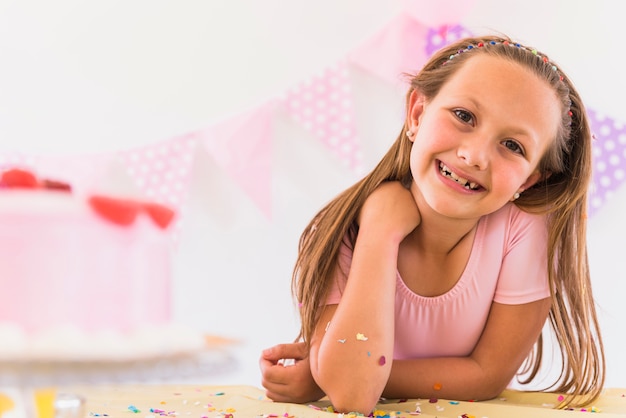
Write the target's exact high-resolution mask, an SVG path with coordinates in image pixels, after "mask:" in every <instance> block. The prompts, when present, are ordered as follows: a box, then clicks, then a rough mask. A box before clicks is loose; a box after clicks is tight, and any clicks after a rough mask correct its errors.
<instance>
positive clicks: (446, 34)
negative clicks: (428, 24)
mask: <svg viewBox="0 0 626 418" xmlns="http://www.w3.org/2000/svg"><path fill="white" fill-rule="evenodd" d="M471 35H472V34H471V32H470V31H468V30H467V29H465V28H464V27H463V26H460V25H454V26H448V25H444V26H440V27H438V28H431V29H429V30H428V33H427V35H426V37H427V39H426V54H427V56H429V57H430V56H431V55H432V54H433V53H435V51H437V50H439V49H441V48H443V47H444V46H446V45H449V44H451V43H452V42H456V41H458V40H459V39H461V38H465V37H468V36H471Z"/></svg>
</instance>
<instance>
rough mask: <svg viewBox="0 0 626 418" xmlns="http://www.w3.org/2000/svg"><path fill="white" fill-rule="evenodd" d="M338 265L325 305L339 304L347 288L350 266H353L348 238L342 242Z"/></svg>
mask: <svg viewBox="0 0 626 418" xmlns="http://www.w3.org/2000/svg"><path fill="white" fill-rule="evenodd" d="M338 264H339V268H338V269H336V270H335V276H334V277H333V282H332V284H331V287H330V290H329V291H328V296H327V297H326V302H325V305H336V304H338V303H339V301H340V300H341V295H343V291H344V289H345V288H346V283H347V281H348V273H349V272H350V265H351V264H352V249H350V248H349V247H348V244H347V238H344V239H343V240H342V241H341V246H340V247H339V259H338Z"/></svg>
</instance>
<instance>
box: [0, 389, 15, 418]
mask: <svg viewBox="0 0 626 418" xmlns="http://www.w3.org/2000/svg"><path fill="white" fill-rule="evenodd" d="M14 407H15V403H14V402H13V400H12V399H11V398H9V397H8V396H6V395H3V394H2V393H0V417H2V414H3V413H5V412H7V411H10V410H12V409H13V408H14Z"/></svg>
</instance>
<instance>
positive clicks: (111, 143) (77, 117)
mask: <svg viewBox="0 0 626 418" xmlns="http://www.w3.org/2000/svg"><path fill="white" fill-rule="evenodd" d="M429 3H432V4H429ZM462 4H465V5H468V4H470V5H471V7H467V6H462ZM406 7H408V8H410V9H411V11H412V13H413V14H414V15H416V16H423V19H424V23H426V24H429V23H432V25H433V26H435V25H438V24H439V23H441V22H438V21H436V16H435V15H434V14H433V13H432V11H433V10H434V8H437V9H439V8H442V7H447V8H448V10H450V11H455V12H454V13H455V14H456V15H458V16H459V20H458V21H457V20H455V21H452V22H449V23H460V24H462V25H463V26H465V27H467V28H468V29H470V30H471V31H473V32H475V33H481V32H484V31H487V30H497V31H501V32H505V33H507V34H509V35H511V36H512V37H514V38H516V39H518V40H520V41H522V42H523V43H525V44H530V45H535V46H538V47H540V48H541V49H543V50H544V51H547V52H548V54H549V55H550V56H551V57H552V58H553V59H554V60H556V61H557V62H559V63H560V64H561V66H562V67H563V68H565V69H566V71H567V73H568V74H569V76H570V77H571V78H572V79H573V80H574V81H575V82H576V84H577V86H578V89H579V91H580V92H581V94H582V96H583V97H584V98H585V99H586V102H587V106H588V107H589V108H592V109H595V110H599V111H602V112H604V113H605V114H607V115H608V116H610V117H611V118H614V119H616V120H620V121H626V104H625V102H624V100H623V97H624V94H625V93H626V79H625V78H624V77H623V75H622V73H623V66H624V63H626V58H624V52H623V51H624V47H623V39H624V34H623V31H624V29H623V21H622V16H623V12H624V9H625V8H626V6H624V5H623V3H621V2H619V1H617V0H615V1H611V0H596V1H593V2H591V1H572V0H559V1H556V0H553V1H541V0H526V1H524V2H516V1H512V0H498V1H496V0H476V1H474V2H468V1H461V0H459V1H456V2H455V1H451V0H449V1H434V0H433V1H431V2H429V1H424V0H421V1H418V0H406V1H386V2H381V1H377V0H343V1H335V0H317V1H315V2H303V1H290V0H264V1H255V0H228V1H227V0H188V1H176V2H174V1H169V2H168V1H163V0H149V1H148V0H136V1H135V0H107V1H90V2H86V1H82V0H57V1H53V2H49V1H45V0H41V1H36V0H15V1H11V0H0V57H1V61H0V151H22V152H36V153H47V154H67V153H72V154H80V153H90V152H109V151H111V152H112V151H116V150H120V149H129V148H133V147H138V146H142V145H145V144H149V143H152V142H154V141H160V140H163V139H166V138H169V137H172V136H176V135H179V134H182V133H186V132H189V131H191V130H194V129H197V128H200V127H203V126H207V125H210V124H211V123H214V122H217V121H220V120H222V119H223V118H225V117H228V116H232V115H237V114H238V113H239V112H241V111H243V110H245V109H248V108H251V107H253V106H256V105H257V104H259V103H262V102H264V101H266V100H268V99H270V98H272V97H274V96H275V95H277V94H279V93H280V92H282V91H284V90H285V89H287V88H289V87H291V86H293V85H294V84H297V83H299V82H301V81H302V80H304V79H305V78H307V77H308V76H310V75H311V74H315V73H317V72H318V71H320V70H322V69H324V68H326V67H327V66H329V65H331V64H333V63H335V62H336V61H338V60H340V59H342V58H343V57H345V56H346V54H348V53H349V52H350V51H352V50H354V49H355V48H356V47H358V46H359V45H361V44H362V43H363V42H364V41H365V40H366V39H367V38H369V37H370V36H371V35H373V34H374V33H375V32H376V31H378V30H380V29H381V28H382V27H384V26H385V24H387V23H388V22H389V21H390V20H391V19H392V18H393V17H395V16H396V15H397V14H398V13H400V12H401V11H402V10H404V8H406ZM453 17H454V18H456V16H453ZM429 19H430V21H429ZM352 76H353V77H354V78H355V80H356V83H357V85H359V86H361V89H359V90H358V91H357V92H356V93H355V94H356V97H357V98H358V100H359V101H358V103H357V104H356V106H357V119H358V121H359V130H360V133H361V134H362V138H363V140H364V142H365V143H366V149H365V150H364V158H365V162H366V166H367V167H368V168H371V167H372V165H373V164H374V162H375V161H377V160H378V158H379V157H380V156H381V154H382V152H383V151H384V150H385V149H386V148H387V147H388V145H389V144H390V143H391V141H392V140H393V139H394V138H395V135H396V133H397V131H398V129H399V127H400V123H401V122H400V120H399V115H400V113H401V111H402V100H403V95H402V94H403V92H402V91H400V90H398V89H397V88H391V87H390V86H388V85H385V84H384V83H381V82H379V81H376V80H373V79H371V78H369V77H368V76H367V75H366V74H362V73H358V72H357V73H355V74H353V75H352ZM372 115H375V117H372ZM275 129H276V133H275V138H274V140H275V143H274V150H273V167H272V168H273V171H272V176H273V177H272V178H273V179H272V205H273V216H272V218H271V219H269V220H268V219H267V218H265V217H264V216H263V215H262V214H261V213H260V212H259V210H258V208H256V207H255V205H254V203H252V202H251V201H250V199H249V198H248V197H247V196H246V195H245V194H244V193H242V192H241V191H240V190H239V189H238V188H237V187H236V186H235V185H234V184H233V182H232V180H230V179H229V178H228V177H227V176H226V175H225V174H224V173H223V172H222V171H220V170H219V169H218V168H217V167H216V166H215V165H214V164H213V163H211V161H209V160H208V159H206V158H205V157H203V156H202V154H198V155H196V161H195V162H194V167H193V178H192V183H191V188H190V193H189V198H188V201H187V203H186V206H185V207H184V212H183V213H184V216H185V222H184V228H183V230H182V234H181V237H180V245H179V248H178V251H177V253H176V257H175V277H174V284H175V286H174V292H173V300H174V315H175V318H176V319H177V320H180V321H184V322H188V323H190V324H192V325H193V326H196V327H198V328H200V329H202V330H205V331H206V332H208V333H213V334H219V335H225V336H229V337H234V338H237V339H240V340H241V341H242V345H241V346H239V348H238V350H239V351H238V353H239V354H238V355H239V356H240V358H239V361H240V368H239V369H238V371H237V372H236V373H233V374H232V375H229V376H219V378H217V377H216V378H215V380H217V381H219V382H225V383H230V382H232V383H246V384H253V385H259V373H258V368H257V363H256V362H257V357H258V353H259V352H260V350H261V349H262V348H264V347H266V346H270V345H272V344H275V343H278V342H286V341H289V340H291V339H292V338H293V337H294V336H295V334H296V330H297V318H296V315H295V311H294V309H293V305H292V301H291V296H290V290H289V285H290V274H291V268H292V265H293V262H294V260H295V255H296V246H297V240H298V237H299V234H300V231H301V230H302V228H303V227H304V226H305V224H306V223H307V222H308V220H309V219H310V217H311V216H312V215H313V214H314V213H315V211H316V210H317V209H319V208H320V207H321V205H322V204H324V203H325V202H326V201H327V200H328V199H330V198H331V197H332V196H333V195H334V194H335V193H337V192H338V191H339V190H341V189H342V188H344V187H345V186H347V185H348V184H350V183H351V182H352V181H354V179H355V178H354V175H353V174H351V173H349V172H347V171H346V170H345V169H344V168H342V167H341V166H340V165H338V164H335V163H334V162H333V159H332V157H330V156H329V155H327V153H325V151H324V150H323V149H322V147H320V146H319V145H318V144H316V142H315V141H312V140H306V139H307V136H308V135H309V134H308V133H306V132H305V131H303V130H302V129H301V128H299V127H298V126H295V125H294V124H293V123H292V122H290V121H289V120H287V119H285V118H283V119H281V118H278V119H277V121H276V127H275ZM309 139H310V138H309ZM625 205H626V190H624V189H620V190H619V191H618V192H617V193H616V194H615V195H614V197H613V198H612V200H611V201H610V202H608V203H606V204H605V205H604V206H603V207H602V209H601V210H600V211H598V212H597V213H596V214H595V215H594V216H593V217H592V218H591V219H590V222H589V248H590V257H591V259H590V262H591V268H592V274H593V280H594V286H595V293H596V297H597V300H598V305H599V308H600V315H601V320H602V324H603V327H604V334H605V341H606V345H607V347H606V350H607V355H608V367H609V370H608V382H607V383H608V385H610V386H621V387H626V360H625V357H624V354H623V353H624V352H625V351H626V342H625V341H626V340H625V339H624V337H623V333H622V330H623V325H622V322H623V321H624V320H625V319H626V304H624V303H623V297H624V295H625V294H626V284H625V282H626V257H624V254H623V251H624V245H623V237H624V236H626V223H625V222H624V220H623V208H624V207H625ZM512 332H514V330H512ZM208 379H209V380H211V377H208Z"/></svg>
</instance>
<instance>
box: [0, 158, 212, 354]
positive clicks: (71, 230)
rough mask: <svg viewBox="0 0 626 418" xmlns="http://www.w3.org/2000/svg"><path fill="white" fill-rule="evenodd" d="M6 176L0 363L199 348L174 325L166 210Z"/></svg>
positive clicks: (0, 223) (0, 233)
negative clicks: (82, 193) (78, 194)
mask: <svg viewBox="0 0 626 418" xmlns="http://www.w3.org/2000/svg"><path fill="white" fill-rule="evenodd" d="M4 174H5V176H4V177H3V181H0V289H1V290H0V341H2V344H0V360H2V359H4V360H7V359H8V360H12V359H20V358H23V359H26V360H31V359H33V358H34V359H56V358H59V357H60V358H71V359H76V358H83V359H94V358H96V359H97V358H99V357H102V356H106V357H116V356H117V357H122V358H125V357H129V356H130V357H132V356H146V355H150V356H153V355H161V354H164V353H165V354H168V353H169V352H171V351H173V350H174V351H175V350H187V349H190V348H191V349H193V348H199V347H201V346H202V344H203V339H202V337H201V336H200V335H197V334H195V333H193V332H191V331H187V330H184V329H183V327H180V326H176V325H174V324H172V323H171V303H170V299H171V293H170V286H171V240H170V238H169V235H168V231H167V229H168V226H169V224H170V221H171V220H172V217H173V212H171V211H170V210H169V209H167V208H165V207H162V206H159V205H155V204H152V203H143V202H139V201H133V200H128V199H119V198H115V197H110V196H94V195H90V196H77V195H75V194H73V193H71V192H69V191H68V190H67V189H68V188H67V187H63V186H62V184H60V183H51V182H47V183H44V182H42V181H39V180H36V183H35V184H32V181H30V183H28V182H27V183H28V184H26V185H25V184H22V183H23V181H22V180H23V179H24V178H28V173H27V172H19V170H14V171H11V172H5V173H4ZM13 174H15V175H16V176H17V178H18V180H15V177H16V176H12V175H13ZM33 178H34V177H33ZM60 185H61V186H60ZM3 186H4V187H3ZM46 186H48V187H46ZM50 187H51V188H50Z"/></svg>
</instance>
